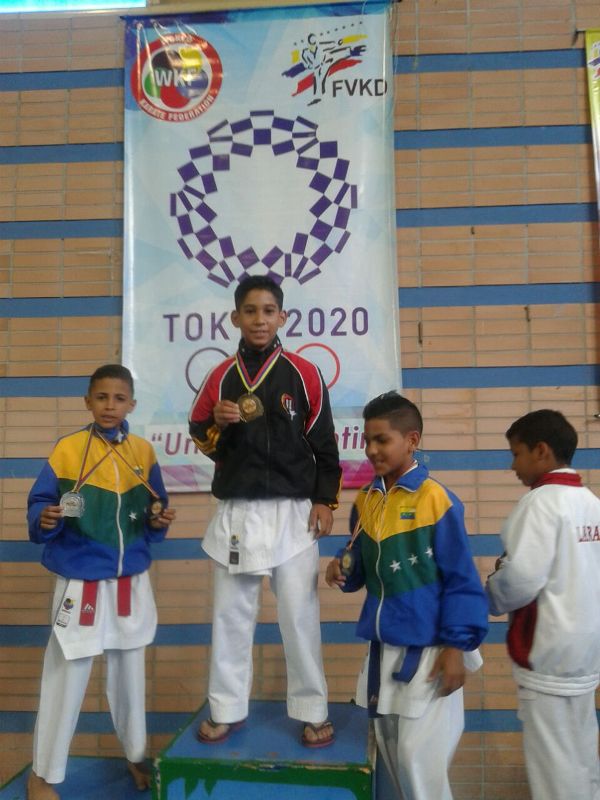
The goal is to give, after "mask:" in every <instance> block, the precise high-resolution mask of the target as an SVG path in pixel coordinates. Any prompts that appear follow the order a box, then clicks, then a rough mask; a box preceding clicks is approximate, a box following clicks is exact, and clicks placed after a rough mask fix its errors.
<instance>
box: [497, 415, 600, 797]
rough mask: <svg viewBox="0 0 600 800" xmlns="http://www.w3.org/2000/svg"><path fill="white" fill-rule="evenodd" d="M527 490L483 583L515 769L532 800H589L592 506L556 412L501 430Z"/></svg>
mask: <svg viewBox="0 0 600 800" xmlns="http://www.w3.org/2000/svg"><path fill="white" fill-rule="evenodd" d="M506 438H507V439H508V442H509V446H510V449H511V452H512V455H513V462H512V469H513V470H514V471H515V473H516V475H517V478H519V480H521V481H522V482H523V483H524V484H525V486H529V487H530V489H531V491H530V492H527V494H525V495H523V497H522V498H521V499H520V501H519V502H518V503H517V505H516V507H515V509H514V510H513V512H512V513H511V514H510V516H509V517H508V519H507V521H506V523H505V524H504V527H503V529H502V532H501V537H502V544H503V545H504V554H503V555H502V556H501V557H500V558H499V559H498V561H497V563H496V572H494V573H493V574H492V575H490V577H489V578H488V582H487V587H486V588H487V594H488V597H489V599H490V607H491V611H492V614H497V615H498V614H505V613H507V612H508V613H509V614H510V624H509V631H508V637H507V644H508V652H509V655H510V657H511V659H512V662H513V665H512V666H513V675H514V678H515V681H516V682H517V685H518V693H519V718H520V719H521V721H522V723H523V747H524V751H525V766H526V768H527V777H528V780H529V787H530V789H531V795H532V798H533V800H599V798H600V764H599V761H598V720H597V717H596V706H595V702H594V701H595V690H596V687H597V686H598V681H599V679H600V500H599V499H598V498H597V497H596V496H595V495H594V494H592V492H590V490H589V489H587V488H586V487H584V486H583V483H582V481H581V477H580V476H579V475H578V474H577V473H576V472H575V470H573V469H571V468H570V466H569V465H570V464H571V460H572V458H573V455H574V453H575V449H576V447H577V433H576V431H575V429H574V428H573V426H572V425H571V424H570V423H569V422H568V420H566V419H565V417H564V416H563V415H562V414H561V413H560V412H559V411H552V410H550V409H542V410H540V411H532V412H531V413H530V414H526V415H525V416H524V417H521V418H520V419H518V420H517V421H516V422H514V423H513V424H512V425H511V426H510V428H509V429H508V431H507V432H506Z"/></svg>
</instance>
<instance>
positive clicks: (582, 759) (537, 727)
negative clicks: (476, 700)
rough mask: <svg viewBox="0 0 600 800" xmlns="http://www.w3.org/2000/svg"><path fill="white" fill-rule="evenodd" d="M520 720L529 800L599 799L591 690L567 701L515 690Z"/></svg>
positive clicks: (527, 690)
mask: <svg viewBox="0 0 600 800" xmlns="http://www.w3.org/2000/svg"><path fill="white" fill-rule="evenodd" d="M519 719H520V720H521V721H522V723H523V749H524V751H525V766H526V768H527V779H528V781H529V788H530V790H531V797H532V798H533V800H600V762H599V761H598V720H597V717H596V707H595V702H594V692H588V693H587V694H583V695H577V696H575V697H565V696H563V695H552V694H542V693H541V692H535V691H532V690H531V689H524V688H522V687H519Z"/></svg>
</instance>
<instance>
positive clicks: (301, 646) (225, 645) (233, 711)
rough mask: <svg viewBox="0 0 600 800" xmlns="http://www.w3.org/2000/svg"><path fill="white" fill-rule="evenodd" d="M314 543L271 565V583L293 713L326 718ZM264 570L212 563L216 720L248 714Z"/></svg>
mask: <svg viewBox="0 0 600 800" xmlns="http://www.w3.org/2000/svg"><path fill="white" fill-rule="evenodd" d="M318 569H319V551H318V548H317V545H316V543H315V545H314V546H312V547H309V548H308V549H306V550H303V551H302V552H301V553H299V554H298V555H296V556H294V557H293V558H290V559H289V560H288V561H286V562H284V563H283V564H280V565H279V566H277V567H273V569H272V575H271V589H272V590H273V593H274V594H275V597H276V598H277V617H278V621H279V629H280V631H281V638H282V640H283V648H284V652H285V660H286V666H287V711H288V714H289V716H290V717H291V718H292V719H299V720H303V721H304V722H313V723H318V722H322V721H323V720H325V719H327V684H326V682H325V675H324V671H323V659H322V655H321V626H320V610H319V596H318V593H317V577H318ZM262 579H263V576H261V575H249V574H246V573H243V574H237V575H231V574H229V572H228V570H227V568H226V567H223V566H221V565H220V564H218V563H216V562H215V563H214V607H213V628H212V648H211V662H210V677H209V684H208V700H209V705H210V714H211V717H212V719H213V720H214V721H215V722H221V723H226V722H237V721H238V720H241V719H245V718H246V717H247V716H248V699H249V696H250V691H251V688H252V643H253V639H254V631H255V628H256V618H257V616H258V608H259V600H260V590H261V585H262Z"/></svg>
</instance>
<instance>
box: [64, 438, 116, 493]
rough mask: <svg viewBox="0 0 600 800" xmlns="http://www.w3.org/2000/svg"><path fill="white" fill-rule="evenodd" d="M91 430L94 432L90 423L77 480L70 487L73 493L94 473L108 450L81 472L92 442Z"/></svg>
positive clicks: (106, 455)
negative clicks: (86, 470)
mask: <svg viewBox="0 0 600 800" xmlns="http://www.w3.org/2000/svg"><path fill="white" fill-rule="evenodd" d="M93 432H94V426H93V425H91V426H90V432H89V435H88V439H87V442H86V445H85V450H84V451H83V459H82V461H81V469H80V470H79V477H78V478H77V480H76V482H75V486H73V488H72V489H71V491H72V492H74V493H75V494H77V492H79V490H80V489H81V487H82V486H83V485H84V484H85V483H86V482H87V481H88V480H89V478H90V476H91V475H92V473H94V472H95V471H96V470H97V469H98V467H99V466H100V464H102V462H103V461H104V459H105V458H107V457H108V452H106V453H105V454H104V455H103V456H102V458H101V459H100V461H97V462H96V463H95V464H94V466H93V467H92V468H91V469H90V470H88V472H86V473H85V475H84V474H83V472H84V470H85V464H86V461H87V458H88V455H89V452H90V447H91V444H92V434H93Z"/></svg>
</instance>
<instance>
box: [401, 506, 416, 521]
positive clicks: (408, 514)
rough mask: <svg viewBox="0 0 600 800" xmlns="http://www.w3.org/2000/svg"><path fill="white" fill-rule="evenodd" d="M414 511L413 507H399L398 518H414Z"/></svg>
mask: <svg viewBox="0 0 600 800" xmlns="http://www.w3.org/2000/svg"><path fill="white" fill-rule="evenodd" d="M415 511H416V509H414V508H401V509H400V519H414V518H415Z"/></svg>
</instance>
